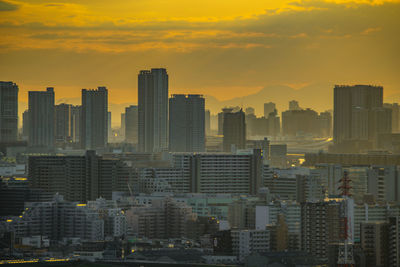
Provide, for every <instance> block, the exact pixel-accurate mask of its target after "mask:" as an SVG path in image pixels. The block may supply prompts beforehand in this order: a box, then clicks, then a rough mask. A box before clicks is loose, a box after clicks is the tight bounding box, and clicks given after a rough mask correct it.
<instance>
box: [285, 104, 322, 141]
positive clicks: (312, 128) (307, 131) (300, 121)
mask: <svg viewBox="0 0 400 267" xmlns="http://www.w3.org/2000/svg"><path fill="white" fill-rule="evenodd" d="M282 134H283V135H287V136H298V135H312V136H318V135H319V128H318V113H317V112H316V111H314V110H312V109H303V110H287V111H284V112H282Z"/></svg>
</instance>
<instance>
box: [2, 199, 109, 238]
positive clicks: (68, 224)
mask: <svg viewBox="0 0 400 267" xmlns="http://www.w3.org/2000/svg"><path fill="white" fill-rule="evenodd" d="M5 223H6V224H8V225H7V226H6V229H7V230H9V231H12V232H14V233H15V236H16V237H29V236H47V237H49V239H50V240H62V239H64V238H80V239H82V240H88V241H99V240H103V239H104V221H103V220H102V219H101V218H100V215H99V213H97V212H95V211H93V210H90V209H89V208H88V207H86V205H84V204H79V203H77V202H68V201H65V200H64V199H63V197H62V196H60V195H56V196H55V197H54V199H53V200H52V201H50V202H27V203H26V205H25V211H24V212H23V213H22V215H20V216H18V217H15V218H13V219H10V220H9V222H5Z"/></svg>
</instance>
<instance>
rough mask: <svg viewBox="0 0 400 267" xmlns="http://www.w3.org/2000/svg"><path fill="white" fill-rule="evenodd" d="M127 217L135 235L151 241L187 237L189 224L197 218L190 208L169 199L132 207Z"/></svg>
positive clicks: (127, 212) (129, 226) (130, 228)
mask: <svg viewBox="0 0 400 267" xmlns="http://www.w3.org/2000/svg"><path fill="white" fill-rule="evenodd" d="M126 216H127V223H128V228H129V230H130V231H131V232H132V233H133V234H135V235H136V236H138V237H147V238H150V239H154V238H158V239H166V238H182V237H185V236H186V235H187V230H188V229H187V224H188V222H189V221H195V220H196V218H197V216H196V214H194V213H192V208H191V207H190V206H188V205H187V204H186V203H183V202H178V201H176V200H174V199H171V198H169V197H167V198H163V199H158V200H154V201H153V202H152V203H151V205H146V206H136V207H132V208H130V209H129V210H127V211H126Z"/></svg>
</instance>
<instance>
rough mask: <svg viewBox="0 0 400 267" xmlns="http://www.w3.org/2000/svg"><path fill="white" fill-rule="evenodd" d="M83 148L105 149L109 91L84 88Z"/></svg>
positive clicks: (82, 116) (81, 138)
mask: <svg viewBox="0 0 400 267" xmlns="http://www.w3.org/2000/svg"><path fill="white" fill-rule="evenodd" d="M80 142H81V148H82V149H104V148H105V147H106V146H107V142H108V91H107V88H106V87H98V89H97V90H87V89H82V110H81V135H80Z"/></svg>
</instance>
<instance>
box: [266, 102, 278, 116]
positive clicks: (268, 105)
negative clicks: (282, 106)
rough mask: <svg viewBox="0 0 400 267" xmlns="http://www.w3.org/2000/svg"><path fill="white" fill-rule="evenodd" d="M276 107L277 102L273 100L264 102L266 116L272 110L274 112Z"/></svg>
mask: <svg viewBox="0 0 400 267" xmlns="http://www.w3.org/2000/svg"><path fill="white" fill-rule="evenodd" d="M275 109H276V106H275V103H272V102H268V103H264V117H265V118H268V115H269V114H270V113H271V112H274V110H275Z"/></svg>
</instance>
